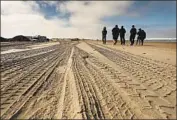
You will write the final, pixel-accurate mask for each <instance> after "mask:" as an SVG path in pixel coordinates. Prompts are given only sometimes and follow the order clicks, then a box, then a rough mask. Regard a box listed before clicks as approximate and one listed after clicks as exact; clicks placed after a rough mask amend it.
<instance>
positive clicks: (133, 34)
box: [130, 25, 137, 45]
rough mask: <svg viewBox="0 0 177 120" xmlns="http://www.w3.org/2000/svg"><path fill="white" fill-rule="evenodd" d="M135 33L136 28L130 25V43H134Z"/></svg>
mask: <svg viewBox="0 0 177 120" xmlns="http://www.w3.org/2000/svg"><path fill="white" fill-rule="evenodd" d="M136 33H137V31H136V28H135V26H134V25H132V29H131V30H130V42H131V44H130V45H133V44H134V40H135V36H136Z"/></svg>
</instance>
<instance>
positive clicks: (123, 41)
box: [119, 26, 126, 45]
mask: <svg viewBox="0 0 177 120" xmlns="http://www.w3.org/2000/svg"><path fill="white" fill-rule="evenodd" d="M119 33H120V41H121V45H125V33H126V30H125V29H124V26H121V29H120V32H119Z"/></svg>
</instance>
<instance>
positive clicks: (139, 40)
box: [136, 28, 141, 45]
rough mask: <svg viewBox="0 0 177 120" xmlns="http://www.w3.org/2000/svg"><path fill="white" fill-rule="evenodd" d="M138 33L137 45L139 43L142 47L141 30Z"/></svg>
mask: <svg viewBox="0 0 177 120" xmlns="http://www.w3.org/2000/svg"><path fill="white" fill-rule="evenodd" d="M138 30H139V31H138V33H137V35H138V36H137V41H136V45H137V44H138V43H139V45H140V42H141V28H139V29H138Z"/></svg>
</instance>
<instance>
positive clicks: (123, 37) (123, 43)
mask: <svg viewBox="0 0 177 120" xmlns="http://www.w3.org/2000/svg"><path fill="white" fill-rule="evenodd" d="M123 44H124V45H125V35H124V36H123Z"/></svg>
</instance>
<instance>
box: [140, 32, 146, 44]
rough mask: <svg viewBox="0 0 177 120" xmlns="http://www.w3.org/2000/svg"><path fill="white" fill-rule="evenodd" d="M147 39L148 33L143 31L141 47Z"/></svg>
mask: <svg viewBox="0 0 177 120" xmlns="http://www.w3.org/2000/svg"><path fill="white" fill-rule="evenodd" d="M145 39H146V32H145V31H144V30H141V45H143V44H144V40H145Z"/></svg>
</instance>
